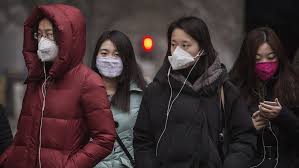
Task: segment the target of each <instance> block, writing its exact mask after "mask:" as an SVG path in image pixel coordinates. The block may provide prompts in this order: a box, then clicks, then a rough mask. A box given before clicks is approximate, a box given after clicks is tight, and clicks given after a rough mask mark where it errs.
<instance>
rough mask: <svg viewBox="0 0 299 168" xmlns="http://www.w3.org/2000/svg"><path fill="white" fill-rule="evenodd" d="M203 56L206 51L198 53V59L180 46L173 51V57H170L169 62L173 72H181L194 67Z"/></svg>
mask: <svg viewBox="0 0 299 168" xmlns="http://www.w3.org/2000/svg"><path fill="white" fill-rule="evenodd" d="M203 54H204V50H203V49H202V50H200V51H199V52H198V54H197V55H196V57H193V56H192V55H191V54H189V53H188V52H187V51H185V50H183V49H182V48H181V47H179V46H178V47H176V48H175V50H174V51H173V53H172V56H168V60H169V62H170V64H171V67H172V69H173V70H180V69H184V68H187V67H189V66H191V65H193V64H194V63H195V61H196V60H197V59H199V57H201V56H202V55H203Z"/></svg>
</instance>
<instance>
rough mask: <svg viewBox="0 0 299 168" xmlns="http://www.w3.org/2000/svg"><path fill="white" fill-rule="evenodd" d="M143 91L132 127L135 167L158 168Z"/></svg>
mask: <svg viewBox="0 0 299 168" xmlns="http://www.w3.org/2000/svg"><path fill="white" fill-rule="evenodd" d="M147 92H148V90H146V91H145V93H144V96H143V99H142V101H141V105H140V109H139V113H138V117H137V120H136V124H135V127H134V139H133V147H134V156H135V163H136V165H135V168H158V167H159V166H158V164H157V161H156V158H155V140H154V135H153V133H152V131H151V123H150V116H149V111H148V108H147V105H148V104H147V100H146V99H147V98H148V94H147Z"/></svg>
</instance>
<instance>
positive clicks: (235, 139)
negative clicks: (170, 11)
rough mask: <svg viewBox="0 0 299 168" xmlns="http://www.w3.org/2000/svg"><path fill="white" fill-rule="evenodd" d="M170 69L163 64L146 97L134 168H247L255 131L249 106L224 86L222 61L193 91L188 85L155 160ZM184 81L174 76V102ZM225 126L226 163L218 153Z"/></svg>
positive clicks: (228, 85)
mask: <svg viewBox="0 0 299 168" xmlns="http://www.w3.org/2000/svg"><path fill="white" fill-rule="evenodd" d="M168 67H169V66H167V63H164V66H163V67H162V68H161V70H160V71H159V72H158V74H157V75H156V78H155V79H154V81H153V82H152V83H151V84H150V85H149V86H148V88H147V89H146V91H145V93H144V97H143V100H142V103H141V106H140V111H139V114H138V117H137V121H136V125H135V127H134V142H133V144H134V152H135V158H136V168H221V167H225V168H247V167H248V166H249V161H250V159H251V157H252V156H253V152H254V149H255V145H256V136H255V134H254V132H255V130H254V127H253V125H252V122H251V119H250V117H249V113H248V110H247V106H246V104H245V103H244V102H243V100H242V99H241V98H240V95H239V91H238V89H237V88H236V87H235V86H234V85H233V84H232V83H231V82H230V81H229V80H225V79H226V76H227V73H226V70H225V68H224V67H222V66H221V65H220V62H219V60H218V59H216V60H215V62H214V64H212V65H211V66H210V67H209V69H208V70H207V72H205V73H207V74H204V75H202V77H201V78H199V79H197V80H196V82H195V83H194V84H193V85H191V84H190V83H189V82H187V84H186V85H185V87H184V88H183V90H182V92H181V94H180V95H179V97H178V98H177V100H176V101H175V102H174V104H173V106H172V109H171V111H170V113H169V119H168V124H167V127H166V131H165V133H164V135H163V137H162V138H161V140H160V143H159V148H158V152H157V156H156V151H155V149H156V146H157V143H158V140H159V137H160V136H161V133H162V130H163V128H164V124H165V120H166V111H167V105H168V101H169V98H170V87H169V84H168V81H167V69H168ZM204 76H206V78H205V77H204ZM184 79H185V78H184V77H183V76H182V75H180V74H178V73H176V72H171V74H170V83H171V85H172V87H173V97H175V96H176V95H177V94H178V92H179V90H180V88H181V87H182V85H183V81H184ZM221 86H223V87H224V94H225V115H224V117H221V116H223V113H222V111H221V108H220V103H219V102H220V101H219V100H220V99H219V89H220V87H221ZM172 99H173V98H172ZM222 119H224V120H225V123H226V124H223V120H222ZM223 125H226V134H225V136H224V137H225V142H226V143H225V145H224V146H226V145H227V146H226V150H224V155H225V156H224V161H222V159H223V158H221V152H220V150H219V149H220V148H221V147H219V146H220V144H221V138H220V137H219V133H220V132H221V129H222V128H223Z"/></svg>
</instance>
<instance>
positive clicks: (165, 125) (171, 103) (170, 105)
mask: <svg viewBox="0 0 299 168" xmlns="http://www.w3.org/2000/svg"><path fill="white" fill-rule="evenodd" d="M200 53H201V54H202V53H203V50H201V52H200ZM198 60H199V59H198ZM198 60H196V62H195V64H194V65H193V66H192V68H191V70H190V71H189V73H188V75H187V77H186V79H185V81H184V83H183V85H182V87H181V89H180V90H179V92H178V94H177V95H176V96H175V97H174V99H173V100H172V101H171V98H172V86H171V83H170V80H169V75H170V70H171V67H169V69H168V73H167V79H168V84H169V86H170V98H169V101H168V106H167V111H166V120H165V124H164V129H163V131H162V133H161V135H160V137H159V139H158V142H157V145H156V156H158V149H159V144H160V141H161V138H162V137H163V135H164V133H165V131H166V128H167V124H168V117H169V113H170V110H171V108H172V105H173V103H174V101H175V100H176V99H177V98H178V97H179V95H180V93H181V92H182V90H183V88H184V86H185V84H186V82H187V80H188V78H189V76H190V74H191V72H192V70H193V69H194V67H195V65H196V64H197V62H198Z"/></svg>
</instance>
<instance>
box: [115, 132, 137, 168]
mask: <svg viewBox="0 0 299 168" xmlns="http://www.w3.org/2000/svg"><path fill="white" fill-rule="evenodd" d="M116 140H117V142H118V144H119V146H120V147H121V148H122V150H123V151H124V152H125V154H126V155H127V157H128V158H129V160H130V162H131V164H132V166H133V167H134V166H135V160H134V159H133V157H132V155H131V154H130V152H129V151H128V149H127V148H126V146H125V145H124V143H123V142H122V140H121V139H120V137H119V136H118V134H116Z"/></svg>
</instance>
